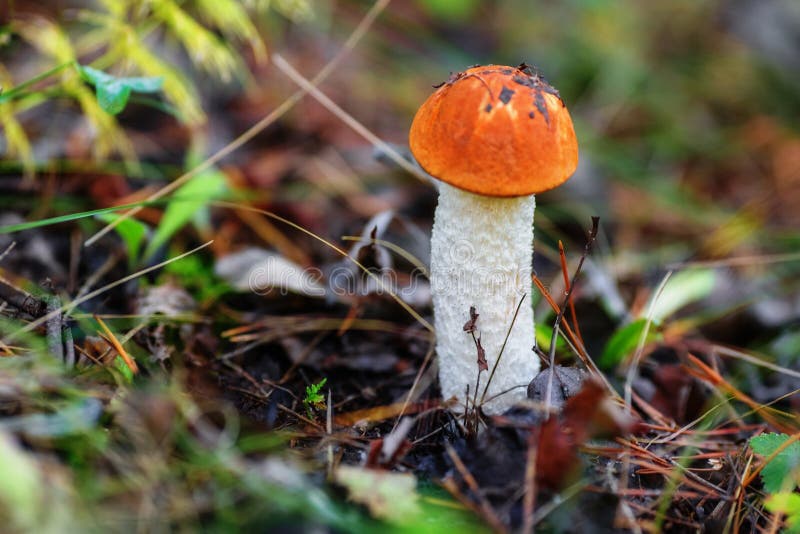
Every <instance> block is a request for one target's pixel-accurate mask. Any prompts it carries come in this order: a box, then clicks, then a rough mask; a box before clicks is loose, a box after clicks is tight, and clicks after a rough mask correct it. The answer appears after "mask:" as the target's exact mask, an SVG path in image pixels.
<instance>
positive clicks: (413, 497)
mask: <svg viewBox="0 0 800 534" xmlns="http://www.w3.org/2000/svg"><path fill="white" fill-rule="evenodd" d="M334 477H335V479H336V483H337V484H339V485H341V486H344V487H345V488H347V493H348V495H349V496H350V499H351V500H353V501H355V502H357V503H359V504H363V505H364V506H366V507H367V508H368V509H369V511H370V513H371V514H372V515H373V516H374V517H377V518H379V519H383V520H385V521H388V522H389V523H393V524H396V525H403V524H409V522H412V521H415V520H416V519H417V518H418V517H419V516H420V512H421V509H420V507H419V494H417V479H416V478H415V477H414V475H412V474H411V473H392V472H391V471H378V470H375V469H366V468H363V467H355V466H350V465H342V466H339V468H338V469H336V471H335V475H334Z"/></svg>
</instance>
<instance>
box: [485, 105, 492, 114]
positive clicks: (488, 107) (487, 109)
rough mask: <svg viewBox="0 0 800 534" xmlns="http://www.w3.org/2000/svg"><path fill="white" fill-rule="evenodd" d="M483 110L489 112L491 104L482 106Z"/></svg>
mask: <svg viewBox="0 0 800 534" xmlns="http://www.w3.org/2000/svg"><path fill="white" fill-rule="evenodd" d="M483 111H485V112H486V113H489V112H490V111H492V105H491V104H486V107H485V108H483Z"/></svg>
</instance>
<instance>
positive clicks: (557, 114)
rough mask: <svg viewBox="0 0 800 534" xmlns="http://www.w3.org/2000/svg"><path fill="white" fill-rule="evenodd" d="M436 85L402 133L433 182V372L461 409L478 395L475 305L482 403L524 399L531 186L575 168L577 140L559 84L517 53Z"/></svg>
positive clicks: (488, 408)
mask: <svg viewBox="0 0 800 534" xmlns="http://www.w3.org/2000/svg"><path fill="white" fill-rule="evenodd" d="M436 87H438V90H437V91H436V92H435V93H433V94H432V95H431V96H430V97H429V98H428V99H427V100H426V101H425V103H424V104H422V107H420V109H419V111H417V114H416V116H415V117H414V122H413V124H412V125H411V132H410V135H409V142H410V145H411V151H412V153H413V154H414V157H415V158H416V159H417V161H418V162H419V164H420V165H421V166H422V168H423V169H425V171H427V172H428V173H429V174H430V175H432V176H434V177H435V178H437V179H438V180H440V181H439V182H437V185H438V189H439V203H438V206H437V208H436V213H435V216H434V223H433V232H432V237H431V291H432V295H433V308H434V310H433V311H434V323H435V328H436V352H437V355H438V360H439V381H440V384H441V389H442V395H443V397H444V398H445V399H449V398H451V397H455V398H456V399H458V401H459V406H460V410H462V411H463V409H464V408H465V407H466V406H468V401H469V402H471V400H472V398H473V396H474V395H475V393H476V392H475V391H474V390H475V388H476V377H477V376H478V365H477V363H476V361H477V357H478V354H477V350H476V349H477V347H476V344H475V342H474V341H473V339H472V337H471V336H469V335H467V334H466V333H465V330H470V329H469V328H467V326H469V325H467V326H465V323H468V322H469V321H470V308H471V307H474V308H475V310H476V311H477V313H478V315H479V318H478V319H477V322H476V323H475V327H476V333H477V334H479V336H480V342H481V343H480V345H481V346H482V347H483V349H484V350H485V357H486V363H487V364H488V369H489V370H493V371H494V374H493V376H492V378H491V383H490V385H489V388H488V390H487V392H486V394H485V400H486V402H485V403H484V404H483V405H482V408H483V410H484V411H485V412H486V413H488V414H497V413H502V412H503V411H505V410H506V409H507V408H509V407H510V406H511V405H513V404H514V403H515V402H517V401H519V400H521V399H524V398H525V397H526V391H525V386H526V385H527V384H528V383H529V382H530V381H531V379H532V378H533V377H534V376H535V375H536V373H537V372H538V370H539V360H538V357H537V356H536V354H535V353H534V352H533V346H534V322H533V308H532V306H531V302H530V298H529V296H530V292H531V286H532V280H531V265H532V255H533V212H534V208H535V206H536V201H535V198H534V194H535V193H540V192H542V191H546V190H548V189H552V188H554V187H557V186H558V185H560V184H562V183H563V182H565V181H566V180H567V179H568V178H569V177H570V176H571V175H572V173H573V172H575V169H576V167H577V165H578V144H577V140H576V139H575V132H574V130H573V127H572V120H571V119H570V116H569V113H568V112H567V109H566V107H565V105H564V102H563V101H562V100H561V97H560V96H559V94H558V91H556V90H555V89H554V88H553V87H552V86H550V85H549V84H548V83H547V82H546V81H545V80H544V79H543V78H541V77H540V76H539V75H538V73H534V72H533V71H532V70H531V69H530V67H528V66H527V65H525V64H524V63H523V64H521V65H520V66H518V67H506V66H499V65H490V66H476V67H472V68H470V69H468V70H466V71H464V72H461V73H458V74H455V75H452V76H451V77H450V79H449V80H448V81H447V82H445V83H443V84H442V85H440V86H436ZM526 296H527V297H528V298H527V300H526ZM506 336H507V339H506ZM501 351H502V357H501V359H500V362H499V364H497V366H496V369H494V368H495V362H496V361H497V358H498V356H499V355H500V354H501ZM479 389H480V391H478V392H477V393H478V395H477V399H478V401H480V400H481V399H482V398H483V397H484V392H483V386H481V387H480V388H479ZM468 390H469V397H468V396H467V391H468Z"/></svg>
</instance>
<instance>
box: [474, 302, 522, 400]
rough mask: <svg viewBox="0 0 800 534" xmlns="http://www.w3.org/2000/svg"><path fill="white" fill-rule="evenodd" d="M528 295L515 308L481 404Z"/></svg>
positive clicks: (484, 389)
mask: <svg viewBox="0 0 800 534" xmlns="http://www.w3.org/2000/svg"><path fill="white" fill-rule="evenodd" d="M527 296H528V294H527V293H525V294H523V295H522V298H520V299H519V303H518V304H517V309H516V310H514V317H512V318H511V324H510V325H509V326H508V330H506V337H505V339H504V340H503V344H502V345H501V346H500V353H499V354H498V355H497V359H496V360H495V361H494V365H492V372H491V373H489V380H487V381H486V386H484V388H483V394H482V395H481V406H483V400H484V399H485V398H486V392H487V391H489V386H490V385H491V383H492V378H494V372H495V371H496V370H497V364H499V363H500V358H502V357H503V351H504V350H506V343H508V337H509V336H510V335H511V329H512V328H514V323H516V322H517V315H519V309H520V308H521V307H522V303H523V302H525V297H527ZM512 389H513V388H512ZM493 398H494V397H493Z"/></svg>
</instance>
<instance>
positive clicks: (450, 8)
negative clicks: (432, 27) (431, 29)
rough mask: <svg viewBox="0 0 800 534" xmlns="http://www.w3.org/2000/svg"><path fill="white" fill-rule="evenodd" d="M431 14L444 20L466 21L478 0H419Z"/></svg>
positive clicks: (473, 11) (421, 5)
mask: <svg viewBox="0 0 800 534" xmlns="http://www.w3.org/2000/svg"><path fill="white" fill-rule="evenodd" d="M417 3H418V4H419V5H420V7H422V9H424V10H425V11H426V12H427V13H428V14H429V15H431V16H433V17H436V18H438V19H441V20H443V21H452V22H457V21H464V20H466V19H468V18H470V17H471V16H472V15H473V14H474V13H475V10H476V9H477V7H478V5H479V4H480V2H479V1H478V0H417Z"/></svg>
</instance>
